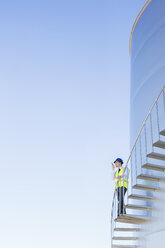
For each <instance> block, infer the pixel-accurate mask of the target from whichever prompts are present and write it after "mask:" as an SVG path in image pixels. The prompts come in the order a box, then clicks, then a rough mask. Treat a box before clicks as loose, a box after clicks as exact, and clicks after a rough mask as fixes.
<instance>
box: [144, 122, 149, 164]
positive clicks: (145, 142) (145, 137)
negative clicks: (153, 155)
mask: <svg viewBox="0 0 165 248" xmlns="http://www.w3.org/2000/svg"><path fill="white" fill-rule="evenodd" d="M144 131H145V150H146V156H145V157H146V163H147V162H148V158H147V131H146V124H145V126H144Z"/></svg>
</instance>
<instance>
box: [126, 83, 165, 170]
mask: <svg viewBox="0 0 165 248" xmlns="http://www.w3.org/2000/svg"><path fill="white" fill-rule="evenodd" d="M164 89H165V85H164V86H163V88H162V90H161V91H160V93H159V95H158V97H157V98H156V100H155V102H154V103H153V104H152V107H151V109H150V111H149V113H148V115H147V117H146V118H145V120H144V122H143V125H142V127H141V129H140V131H139V133H138V135H137V138H136V140H135V143H134V145H133V147H132V150H131V152H130V155H129V157H128V160H127V162H126V165H125V168H124V170H123V174H124V173H125V170H126V168H127V166H128V162H129V160H130V158H131V155H132V152H133V150H134V148H135V145H136V143H137V141H138V138H139V136H140V134H141V132H142V130H143V128H144V126H145V124H146V122H147V120H148V118H149V116H150V114H151V112H152V110H153V108H154V106H155V104H156V103H157V101H158V99H159V97H160V95H161V94H162V92H163V90H164Z"/></svg>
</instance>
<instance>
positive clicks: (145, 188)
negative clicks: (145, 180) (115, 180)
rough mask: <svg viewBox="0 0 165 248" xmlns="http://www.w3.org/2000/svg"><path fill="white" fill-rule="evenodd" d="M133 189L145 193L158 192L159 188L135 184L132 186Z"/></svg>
mask: <svg viewBox="0 0 165 248" xmlns="http://www.w3.org/2000/svg"><path fill="white" fill-rule="evenodd" d="M133 189H140V190H146V191H158V190H160V188H157V187H152V186H148V185H142V184H135V185H133Z"/></svg>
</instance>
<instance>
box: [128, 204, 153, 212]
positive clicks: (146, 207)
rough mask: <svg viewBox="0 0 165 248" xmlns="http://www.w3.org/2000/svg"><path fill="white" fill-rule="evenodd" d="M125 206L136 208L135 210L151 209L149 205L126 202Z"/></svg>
mask: <svg viewBox="0 0 165 248" xmlns="http://www.w3.org/2000/svg"><path fill="white" fill-rule="evenodd" d="M125 208H128V209H137V210H146V211H149V210H152V208H151V207H148V206H140V205H134V204H127V205H125Z"/></svg>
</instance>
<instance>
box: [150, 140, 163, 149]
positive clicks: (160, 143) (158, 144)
mask: <svg viewBox="0 0 165 248" xmlns="http://www.w3.org/2000/svg"><path fill="white" fill-rule="evenodd" d="M153 146H155V147H159V148H162V149H165V141H162V140H158V141H157V142H155V143H154V144H153Z"/></svg>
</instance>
